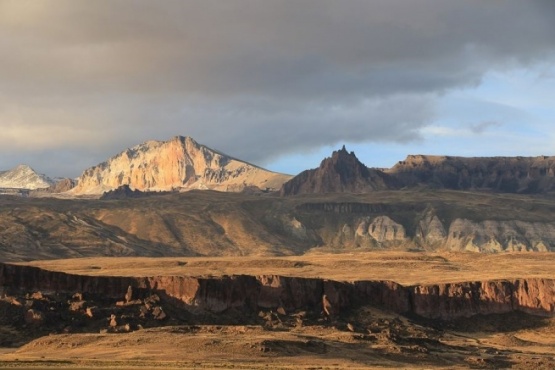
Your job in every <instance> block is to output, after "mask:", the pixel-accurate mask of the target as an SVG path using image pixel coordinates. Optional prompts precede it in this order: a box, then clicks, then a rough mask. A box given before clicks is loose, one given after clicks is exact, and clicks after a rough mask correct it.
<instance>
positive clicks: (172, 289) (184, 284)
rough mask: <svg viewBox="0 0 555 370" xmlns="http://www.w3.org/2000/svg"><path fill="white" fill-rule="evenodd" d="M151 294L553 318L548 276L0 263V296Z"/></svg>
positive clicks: (196, 305) (229, 303)
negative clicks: (428, 276) (133, 269)
mask: <svg viewBox="0 0 555 370" xmlns="http://www.w3.org/2000/svg"><path fill="white" fill-rule="evenodd" d="M129 286H132V287H134V288H136V290H137V294H139V295H140V294H143V295H146V294H150V293H156V294H158V295H159V296H160V297H161V298H162V299H163V300H165V301H166V302H169V303H173V304H174V305H177V306H180V307H182V308H184V309H186V310H187V311H189V312H191V313H193V314H195V313H203V312H208V313H224V312H225V311H227V310H229V309H234V310H238V311H242V312H245V313H249V312H250V313H255V312H257V310H258V309H261V308H265V309H277V308H279V307H281V308H283V309H285V310H286V311H294V310H310V311H312V312H317V313H319V312H321V311H322V310H323V311H325V312H327V313H328V314H329V315H332V316H333V315H337V314H340V313H341V312H343V311H345V310H348V309H350V308H354V307H357V306H361V305H372V306H378V307H382V308H384V309H387V310H390V311H393V312H397V313H400V314H416V315H419V316H422V317H427V318H441V319H454V318H457V317H467V316H472V315H476V314H493V313H506V312H512V311H523V312H527V313H530V314H533V315H539V316H555V279H538V278H535V279H514V280H495V281H483V282H461V283H450V284H438V285H423V286H402V285H400V284H397V283H394V282H391V281H356V282H340V281H332V280H324V279H306V278H295V277H283V276H274V275H261V276H246V275H237V276H223V277H213V278H212V277H185V276H157V277H117V276H109V277H106V276H81V275H70V274H66V273H62V272H54V271H46V270H42V269H39V268H36V267H29V266H19V265H9V264H0V295H2V294H6V293H10V292H11V291H27V292H32V291H56V292H69V293H71V292H80V293H88V294H102V295H103V296H105V297H110V298H120V299H121V298H122V297H124V296H125V294H126V292H127V288H128V287H129Z"/></svg>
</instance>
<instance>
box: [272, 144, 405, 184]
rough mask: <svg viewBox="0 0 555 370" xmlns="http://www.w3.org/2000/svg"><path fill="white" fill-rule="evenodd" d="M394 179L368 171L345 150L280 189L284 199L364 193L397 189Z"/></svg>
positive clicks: (353, 155)
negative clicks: (286, 197)
mask: <svg viewBox="0 0 555 370" xmlns="http://www.w3.org/2000/svg"><path fill="white" fill-rule="evenodd" d="M395 187H396V185H395V179H394V178H392V177H391V176H389V175H388V174H386V173H384V172H382V171H380V170H376V169H372V168H368V167H366V166H365V165H364V164H362V163H361V162H360V161H359V160H358V158H357V157H356V156H355V153H354V152H350V153H349V152H347V149H346V148H345V146H343V148H342V149H341V150H338V151H334V152H333V154H332V156H331V157H329V158H326V159H324V160H323V161H322V163H320V167H318V168H316V169H312V170H306V171H303V172H301V173H300V174H299V175H297V176H295V177H294V178H293V179H291V180H289V181H288V182H286V183H285V184H283V187H282V188H281V194H282V195H293V194H306V193H365V192H368V191H373V190H384V189H390V188H395Z"/></svg>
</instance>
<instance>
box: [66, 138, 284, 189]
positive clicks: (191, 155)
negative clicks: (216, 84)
mask: <svg viewBox="0 0 555 370" xmlns="http://www.w3.org/2000/svg"><path fill="white" fill-rule="evenodd" d="M289 178H290V176H288V175H284V174H280V173H275V172H270V171H267V170H264V169H262V168H260V167H257V166H254V165H252V164H249V163H246V162H243V161H240V160H238V159H235V158H232V157H230V156H228V155H225V154H223V153H220V152H217V151H215V150H213V149H210V148H208V147H206V146H204V145H201V144H199V143H197V142H196V141H195V140H193V139H192V138H190V137H183V136H176V137H174V138H173V139H171V140H169V141H147V142H145V143H143V144H140V145H137V146H135V147H133V148H130V149H127V150H125V151H123V152H121V153H120V154H118V155H116V156H114V157H112V158H110V159H108V160H107V161H106V162H103V163H100V164H99V165H97V166H94V167H91V168H89V169H87V170H85V171H84V172H83V174H82V175H81V176H80V177H79V179H78V183H77V186H76V187H75V188H74V189H72V190H71V192H72V193H73V194H76V195H80V194H102V193H104V192H106V191H110V190H114V189H117V188H118V187H120V186H122V185H129V187H130V188H132V189H134V190H140V191H168V190H190V189H211V190H219V191H231V192H238V191H242V190H243V189H245V188H246V187H249V186H256V187H258V188H260V189H263V190H265V189H276V190H277V189H279V188H280V186H281V185H282V184H283V182H285V181H287V180H288V179H289Z"/></svg>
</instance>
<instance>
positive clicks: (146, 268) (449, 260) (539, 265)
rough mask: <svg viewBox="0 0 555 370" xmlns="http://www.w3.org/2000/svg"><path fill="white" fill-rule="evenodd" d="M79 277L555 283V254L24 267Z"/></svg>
mask: <svg viewBox="0 0 555 370" xmlns="http://www.w3.org/2000/svg"><path fill="white" fill-rule="evenodd" d="M21 264H25V265H31V266H37V267H41V268H44V269H46V270H53V271H63V272H67V273H72V274H81V275H104V276H110V275H118V276H161V275H180V276H222V275H240V274H243V275H271V274H274V275H282V276H295V277H310V278H316V277H319V278H326V279H333V280H344V281H349V280H393V281H395V282H398V283H400V284H403V285H412V284H434V283H447V282H460V281H476V280H493V279H512V278H533V277H540V278H555V253H499V254H479V253H471V252H468V253H460V252H442V253H425V252H397V251H390V252H361V253H342V254H308V255H303V256H294V257H256V256H255V257H249V256H245V257H167V258H149V257H118V258H113V257H105V258H76V259H67V260H48V261H34V262H25V263H21Z"/></svg>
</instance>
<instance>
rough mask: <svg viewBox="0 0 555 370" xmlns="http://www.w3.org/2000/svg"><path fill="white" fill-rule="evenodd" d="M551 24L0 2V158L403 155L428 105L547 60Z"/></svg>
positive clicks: (485, 14) (408, 7)
mask: <svg viewBox="0 0 555 370" xmlns="http://www.w3.org/2000/svg"><path fill="white" fill-rule="evenodd" d="M554 9H555V3H554V2H553V1H551V0H545V1H541V0H534V1H520V0H505V1H483V0H480V1H478V0H467V1H443V0H396V1H390V0H382V1H378V0H375V1H370V0H364V1H363V0H360V1H355V0H343V1H331V0H329V1H328V0H313V1H306V0H305V1H303V0H296V1H275V0H272V1H257V0H250V1H248V0H243V1H237V0H226V1H212V0H203V1H169V0H164V1H138V0H133V1H131V0H129V1H121V0H95V1H85V0H83V1H80V0H67V1H64V0H56V1H48V0H42V1H20V0H15V1H9V0H8V1H6V0H0V56H1V57H0V128H1V129H2V135H1V137H0V145H1V146H2V148H3V149H2V151H14V150H17V151H27V152H28V153H31V154H32V153H39V152H40V153H43V152H44V151H45V150H52V151H55V150H56V148H58V147H65V148H66V150H71V151H73V150H75V153H76V154H75V156H78V155H79V154H78V153H79V151H78V148H86V152H85V151H83V153H84V154H83V156H85V155H86V156H87V158H89V159H90V164H91V165H92V164H95V163H96V162H98V161H100V160H103V159H105V157H106V156H107V155H111V154H114V153H115V152H117V151H119V150H122V149H123V148H124V147H126V146H129V145H132V144H136V143H138V142H140V141H144V140H146V139H151V138H155V139H167V138H169V137H170V136H173V135H176V134H182V135H191V136H193V137H195V138H196V139H197V140H198V141H199V142H202V143H205V144H207V145H209V146H212V147H215V148H217V149H221V150H224V151H226V152H228V153H229V154H232V155H235V156H237V157H243V158H244V159H246V160H250V161H253V162H255V163H258V164H264V162H265V161H267V160H269V159H271V158H274V157H276V156H278V155H280V154H281V153H284V152H288V151H290V150H302V149H309V148H311V147H318V146H321V145H329V144H334V143H338V142H341V141H356V142H371V141H398V142H402V141H407V140H413V139H416V138H418V137H419V135H420V133H419V130H420V129H421V128H422V127H424V126H425V125H426V124H428V123H429V122H430V120H431V119H432V118H433V115H434V109H433V106H434V99H435V97H436V96H438V95H440V94H442V93H444V92H447V91H450V90H451V89H454V88H461V87H466V86H472V85H477V84H478V83H479V81H480V79H481V77H482V76H483V74H484V73H486V72H488V71H490V70H493V69H505V68H512V67H515V66H526V65H528V64H533V63H535V62H538V61H544V60H546V58H551V57H552V53H553V51H554V44H553V40H554V39H555V19H554V18H555V17H554V15H555V13H554ZM85 153H86V154H85ZM47 157H48V156H44V155H41V158H46V160H47V161H48V158H47ZM52 158H54V157H52ZM40 161H41V159H40V158H36V160H35V161H34V162H36V163H38V162H40ZM80 161H81V162H79V163H80V164H81V163H82V162H83V161H84V162H86V160H80ZM0 165H2V167H6V166H7V163H6V164H5V163H1V162H0ZM36 166H37V167H41V166H42V168H44V171H51V170H53V169H52V168H49V167H48V166H47V165H46V162H45V163H42V164H40V166H39V164H37V165H36ZM82 169H83V168H78V167H77V165H76V166H75V168H74V169H73V171H74V172H73V173H72V174H75V173H76V172H79V171H80V170H82Z"/></svg>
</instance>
